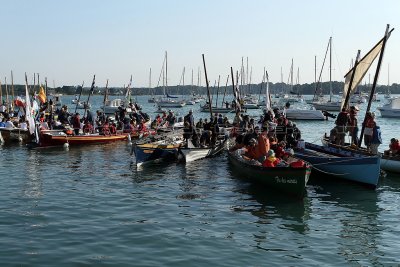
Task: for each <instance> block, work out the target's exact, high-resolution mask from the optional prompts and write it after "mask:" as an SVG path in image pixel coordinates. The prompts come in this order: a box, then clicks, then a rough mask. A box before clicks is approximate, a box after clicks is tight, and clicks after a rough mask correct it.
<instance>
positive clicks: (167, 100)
mask: <svg viewBox="0 0 400 267" xmlns="http://www.w3.org/2000/svg"><path fill="white" fill-rule="evenodd" d="M167 63H168V61H167V51H165V58H164V64H163V66H162V70H161V71H162V76H163V93H164V97H163V98H161V99H160V100H159V101H157V105H158V107H159V108H181V107H183V106H185V105H186V103H185V101H179V100H176V99H174V98H176V97H173V96H170V95H169V94H168V93H167V92H166V87H168V78H167V77H168V68H167V67H168V65H167ZM164 65H165V66H164Z"/></svg>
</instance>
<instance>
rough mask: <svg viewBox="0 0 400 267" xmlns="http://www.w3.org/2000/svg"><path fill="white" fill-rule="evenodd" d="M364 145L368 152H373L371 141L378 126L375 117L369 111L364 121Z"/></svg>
mask: <svg viewBox="0 0 400 267" xmlns="http://www.w3.org/2000/svg"><path fill="white" fill-rule="evenodd" d="M363 124H364V127H365V128H364V144H365V146H366V147H367V150H368V151H371V141H372V136H373V132H374V127H375V126H376V122H375V115H374V114H373V113H371V112H370V111H368V112H367V113H366V116H365V120H364V123H363Z"/></svg>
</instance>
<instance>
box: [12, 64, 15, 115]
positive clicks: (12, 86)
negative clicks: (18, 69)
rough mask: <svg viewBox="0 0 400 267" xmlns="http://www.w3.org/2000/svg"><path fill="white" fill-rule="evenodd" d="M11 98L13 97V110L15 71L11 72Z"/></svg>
mask: <svg viewBox="0 0 400 267" xmlns="http://www.w3.org/2000/svg"><path fill="white" fill-rule="evenodd" d="M11 97H12V100H11V101H12V102H11V108H12V109H14V99H15V98H14V75H13V71H11Z"/></svg>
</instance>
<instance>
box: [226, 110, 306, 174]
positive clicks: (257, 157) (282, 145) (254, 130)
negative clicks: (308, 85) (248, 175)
mask: <svg viewBox="0 0 400 267" xmlns="http://www.w3.org/2000/svg"><path fill="white" fill-rule="evenodd" d="M233 124H234V128H233V129H234V131H232V132H231V136H232V137H235V144H234V146H232V147H231V148H230V149H229V150H230V151H231V152H232V151H239V153H240V154H242V157H243V158H244V159H246V160H249V161H251V162H252V163H253V164H255V165H262V166H264V167H277V166H287V165H288V164H292V163H294V162H296V164H300V165H302V164H304V162H302V161H298V160H295V161H294V162H291V160H292V157H291V155H293V149H292V148H293V147H295V146H297V142H298V141H299V140H300V139H301V132H300V130H299V129H298V128H297V126H296V124H294V123H293V122H292V121H289V120H288V119H287V118H286V117H285V116H284V114H282V113H281V112H280V111H279V110H278V109H274V110H265V111H264V114H263V115H262V116H260V119H259V120H258V121H255V120H254V119H253V118H250V117H249V116H248V115H244V116H242V115H241V114H240V113H239V112H237V113H236V116H235V119H234V122H233Z"/></svg>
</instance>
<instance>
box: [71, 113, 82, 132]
mask: <svg viewBox="0 0 400 267" xmlns="http://www.w3.org/2000/svg"><path fill="white" fill-rule="evenodd" d="M72 127H73V128H74V132H75V135H79V130H80V129H81V117H80V115H79V113H76V114H75V116H74V117H73V119H72Z"/></svg>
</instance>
